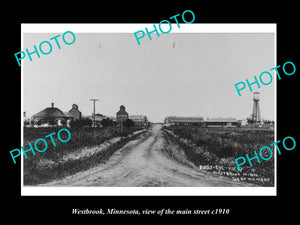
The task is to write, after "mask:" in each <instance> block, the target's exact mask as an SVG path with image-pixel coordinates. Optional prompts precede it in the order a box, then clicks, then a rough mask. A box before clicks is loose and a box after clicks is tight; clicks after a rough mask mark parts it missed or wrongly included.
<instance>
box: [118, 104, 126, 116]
mask: <svg viewBox="0 0 300 225" xmlns="http://www.w3.org/2000/svg"><path fill="white" fill-rule="evenodd" d="M118 115H127V116H128V113H127V112H126V110H125V106H124V105H121V106H120V110H119V111H118V112H117V116H118Z"/></svg>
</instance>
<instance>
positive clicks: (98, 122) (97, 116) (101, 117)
mask: <svg viewBox="0 0 300 225" xmlns="http://www.w3.org/2000/svg"><path fill="white" fill-rule="evenodd" d="M84 118H87V119H90V120H92V121H94V113H93V114H92V115H91V116H85V117H84ZM107 118H108V117H107V116H104V115H102V114H100V113H96V114H95V125H94V126H96V127H101V126H102V125H101V121H102V120H104V119H107Z"/></svg>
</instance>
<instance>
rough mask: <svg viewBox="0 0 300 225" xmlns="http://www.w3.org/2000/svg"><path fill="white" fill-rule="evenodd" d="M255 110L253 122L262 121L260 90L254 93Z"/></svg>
mask: <svg viewBox="0 0 300 225" xmlns="http://www.w3.org/2000/svg"><path fill="white" fill-rule="evenodd" d="M253 101H254V103H253V112H252V118H251V119H252V121H253V123H260V122H261V117H260V110H259V92H254V93H253Z"/></svg>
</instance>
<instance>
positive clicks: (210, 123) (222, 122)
mask: <svg viewBox="0 0 300 225" xmlns="http://www.w3.org/2000/svg"><path fill="white" fill-rule="evenodd" d="M241 122H242V121H241V120H236V119H234V118H211V119H207V120H204V119H203V117H177V116H169V117H166V118H165V124H166V125H167V126H171V125H173V126H201V127H240V126H241Z"/></svg>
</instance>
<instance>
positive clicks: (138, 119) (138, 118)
mask: <svg viewBox="0 0 300 225" xmlns="http://www.w3.org/2000/svg"><path fill="white" fill-rule="evenodd" d="M128 119H131V120H132V121H133V122H134V124H135V126H147V125H148V124H149V122H148V119H147V117H146V116H143V115H131V116H129V117H128Z"/></svg>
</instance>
